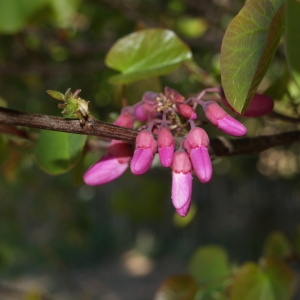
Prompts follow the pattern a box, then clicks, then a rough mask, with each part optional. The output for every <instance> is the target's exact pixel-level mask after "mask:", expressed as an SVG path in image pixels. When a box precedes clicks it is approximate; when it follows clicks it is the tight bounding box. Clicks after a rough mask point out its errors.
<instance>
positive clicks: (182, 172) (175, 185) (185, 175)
mask: <svg viewBox="0 0 300 300" xmlns="http://www.w3.org/2000/svg"><path fill="white" fill-rule="evenodd" d="M192 180H193V177H192V165H191V161H190V159H189V156H188V154H187V153H186V152H185V151H183V150H179V151H177V152H175V154H174V159H173V164H172V203H173V205H174V207H175V209H176V211H177V213H178V214H179V215H180V216H182V217H184V216H186V215H187V214H188V212H189V209H190V205H191V197H192Z"/></svg>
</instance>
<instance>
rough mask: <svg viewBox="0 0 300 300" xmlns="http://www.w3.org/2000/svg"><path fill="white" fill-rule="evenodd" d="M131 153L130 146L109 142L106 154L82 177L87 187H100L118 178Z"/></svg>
mask: <svg viewBox="0 0 300 300" xmlns="http://www.w3.org/2000/svg"><path fill="white" fill-rule="evenodd" d="M132 154H133V151H132V148H131V145H130V144H128V143H124V142H121V141H115V140H113V141H111V143H110V146H109V148H108V152H107V154H105V155H104V156H103V157H102V158H101V159H100V160H99V161H97V162H96V163H95V164H93V165H92V166H91V167H90V168H89V169H88V170H87V171H86V172H85V174H84V175H83V180H84V182H85V183H86V184H87V185H92V186H93V185H100V184H105V183H108V182H110V181H112V180H114V179H116V178H118V177H120V176H121V175H122V174H123V173H124V172H125V171H126V169H127V168H128V166H129V161H130V159H131V157H132Z"/></svg>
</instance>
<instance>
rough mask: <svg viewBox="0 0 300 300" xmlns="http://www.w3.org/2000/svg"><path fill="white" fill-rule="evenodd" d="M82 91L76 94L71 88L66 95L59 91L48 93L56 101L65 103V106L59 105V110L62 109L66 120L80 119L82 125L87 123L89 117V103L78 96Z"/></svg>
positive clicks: (77, 91) (49, 91)
mask: <svg viewBox="0 0 300 300" xmlns="http://www.w3.org/2000/svg"><path fill="white" fill-rule="evenodd" d="M80 91H81V90H79V89H78V90H76V91H75V92H74V94H73V93H72V92H71V89H70V88H69V89H68V90H67V91H66V93H65V94H62V93H61V92H58V91H53V90H48V91H47V93H48V94H49V95H50V96H51V97H52V98H54V99H56V100H60V101H64V103H63V104H58V108H62V109H63V110H62V112H61V113H62V114H63V116H64V117H65V118H71V119H74V118H75V119H79V120H80V123H83V124H84V123H85V121H86V119H87V117H88V116H89V108H88V105H89V103H90V102H89V101H86V100H84V99H81V98H80V97H78V94H79V93H80Z"/></svg>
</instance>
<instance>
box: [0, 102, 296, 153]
mask: <svg viewBox="0 0 300 300" xmlns="http://www.w3.org/2000/svg"><path fill="white" fill-rule="evenodd" d="M0 124H10V125H15V126H25V127H29V128H38V129H45V130H53V131H61V132H69V133H76V134H85V135H91V136H99V137H103V138H108V139H116V140H121V141H124V142H129V143H132V144H134V142H135V139H136V136H137V133H138V132H137V131H136V130H133V129H128V128H123V127H119V126H116V125H113V124H109V123H106V122H102V121H100V120H96V119H91V120H89V121H87V122H86V123H85V124H84V125H82V124H81V123H80V122H79V120H77V119H76V120H74V119H65V118H61V117H55V116H49V115H42V114H32V113H25V112H20V111H16V110H12V109H8V108H3V107H0ZM298 141H300V131H298V130H296V131H289V132H283V133H279V134H275V135H266V136H258V137H251V138H239V139H232V140H231V139H226V138H224V137H222V138H218V137H216V138H213V139H211V154H212V155H214V156H232V155H238V154H257V153H259V152H261V151H264V150H266V149H268V148H272V147H276V146H280V145H290V144H292V143H295V142H298Z"/></svg>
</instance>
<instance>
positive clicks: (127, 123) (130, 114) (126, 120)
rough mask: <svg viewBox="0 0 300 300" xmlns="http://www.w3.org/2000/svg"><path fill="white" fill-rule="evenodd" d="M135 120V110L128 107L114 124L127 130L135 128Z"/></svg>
mask: <svg viewBox="0 0 300 300" xmlns="http://www.w3.org/2000/svg"><path fill="white" fill-rule="evenodd" d="M134 120H135V116H134V109H133V108H132V107H130V106H127V107H124V108H123V109H122V111H121V114H120V115H119V117H118V118H117V120H116V121H115V122H114V124H115V125H118V126H122V127H126V128H133V125H134Z"/></svg>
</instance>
